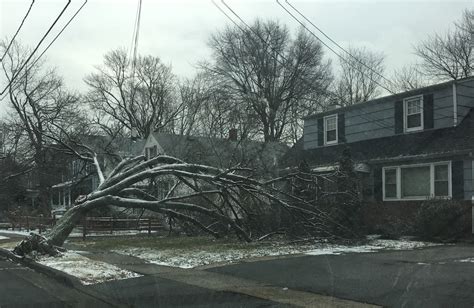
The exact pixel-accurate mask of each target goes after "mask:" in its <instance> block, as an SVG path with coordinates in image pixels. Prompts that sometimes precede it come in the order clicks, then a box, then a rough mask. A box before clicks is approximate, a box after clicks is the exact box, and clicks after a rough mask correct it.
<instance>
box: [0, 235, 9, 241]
mask: <svg viewBox="0 0 474 308" xmlns="http://www.w3.org/2000/svg"><path fill="white" fill-rule="evenodd" d="M8 239H9V237H6V236H1V235H0V240H8Z"/></svg>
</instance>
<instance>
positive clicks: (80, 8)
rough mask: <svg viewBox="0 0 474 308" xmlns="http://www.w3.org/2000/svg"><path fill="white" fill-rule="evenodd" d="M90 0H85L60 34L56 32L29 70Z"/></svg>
mask: <svg viewBox="0 0 474 308" xmlns="http://www.w3.org/2000/svg"><path fill="white" fill-rule="evenodd" d="M87 1H88V0H84V3H83V4H82V5H81V6H80V7H79V9H77V11H76V13H74V15H72V17H71V18H70V19H69V21H68V22H67V23H66V24H65V25H64V26H63V27H62V29H61V31H59V33H58V34H56V36H55V37H54V38H53V40H52V41H51V42H50V43H49V44H48V46H46V48H45V49H44V50H43V52H42V53H41V54H40V55H39V56H38V58H36V59H35V61H34V62H33V63H32V64H31V65H30V67H29V68H28V70H30V69H31V68H32V67H33V66H34V65H35V64H36V63H37V62H38V61H39V59H40V58H41V57H42V56H43V55H44V54H45V53H46V51H47V50H48V49H49V47H51V45H53V43H54V42H55V41H56V40H57V39H58V37H59V36H60V35H61V34H62V33H63V31H64V30H65V29H66V28H67V27H68V26H69V24H70V23H71V21H72V20H73V19H74V18H76V15H77V14H79V12H80V11H81V10H82V8H83V7H84V6H85V5H86V3H87Z"/></svg>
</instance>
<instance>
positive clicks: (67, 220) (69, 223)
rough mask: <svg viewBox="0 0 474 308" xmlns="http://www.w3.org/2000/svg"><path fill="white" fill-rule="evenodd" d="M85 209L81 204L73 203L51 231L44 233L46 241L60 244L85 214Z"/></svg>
mask: <svg viewBox="0 0 474 308" xmlns="http://www.w3.org/2000/svg"><path fill="white" fill-rule="evenodd" d="M86 212H87V211H86V209H84V208H83V207H81V205H75V206H73V207H72V208H71V209H69V210H68V211H66V213H64V216H62V217H61V218H60V219H59V220H58V221H57V222H56V224H55V225H54V226H53V228H52V229H51V231H49V232H48V233H46V235H45V236H46V238H47V239H48V242H49V243H51V244H52V245H55V246H62V245H63V244H64V241H65V240H66V239H67V238H68V236H69V234H70V233H71V232H72V230H73V229H74V227H75V226H76V225H77V224H78V223H79V222H80V221H81V220H82V218H83V217H84V216H85V214H86Z"/></svg>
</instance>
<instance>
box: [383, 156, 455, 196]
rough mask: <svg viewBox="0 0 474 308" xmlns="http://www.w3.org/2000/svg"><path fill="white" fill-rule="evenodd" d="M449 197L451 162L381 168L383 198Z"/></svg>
mask: <svg viewBox="0 0 474 308" xmlns="http://www.w3.org/2000/svg"><path fill="white" fill-rule="evenodd" d="M427 197H451V163H450V162H441V163H431V164H419V165H407V166H398V167H387V168H383V198H384V200H423V199H426V198H427Z"/></svg>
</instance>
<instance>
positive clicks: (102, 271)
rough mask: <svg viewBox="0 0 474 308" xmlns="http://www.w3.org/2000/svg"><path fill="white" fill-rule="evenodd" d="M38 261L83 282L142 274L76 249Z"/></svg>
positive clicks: (41, 258) (97, 281)
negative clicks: (80, 252)
mask: <svg viewBox="0 0 474 308" xmlns="http://www.w3.org/2000/svg"><path fill="white" fill-rule="evenodd" d="M38 262H39V263H41V264H43V265H46V266H49V267H52V268H55V269H57V270H60V271H63V272H65V273H67V274H69V275H72V276H75V277H77V278H79V280H81V282H82V283H83V284H95V283H101V282H104V281H109V280H118V279H127V278H134V277H139V276H141V275H139V274H137V273H133V272H130V271H127V270H123V269H120V268H118V267H116V266H114V265H111V264H108V263H105V262H100V261H95V260H92V259H89V258H87V257H84V256H82V255H80V254H79V253H77V252H74V251H67V252H65V253H63V254H62V255H61V256H57V257H40V259H39V260H38Z"/></svg>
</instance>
